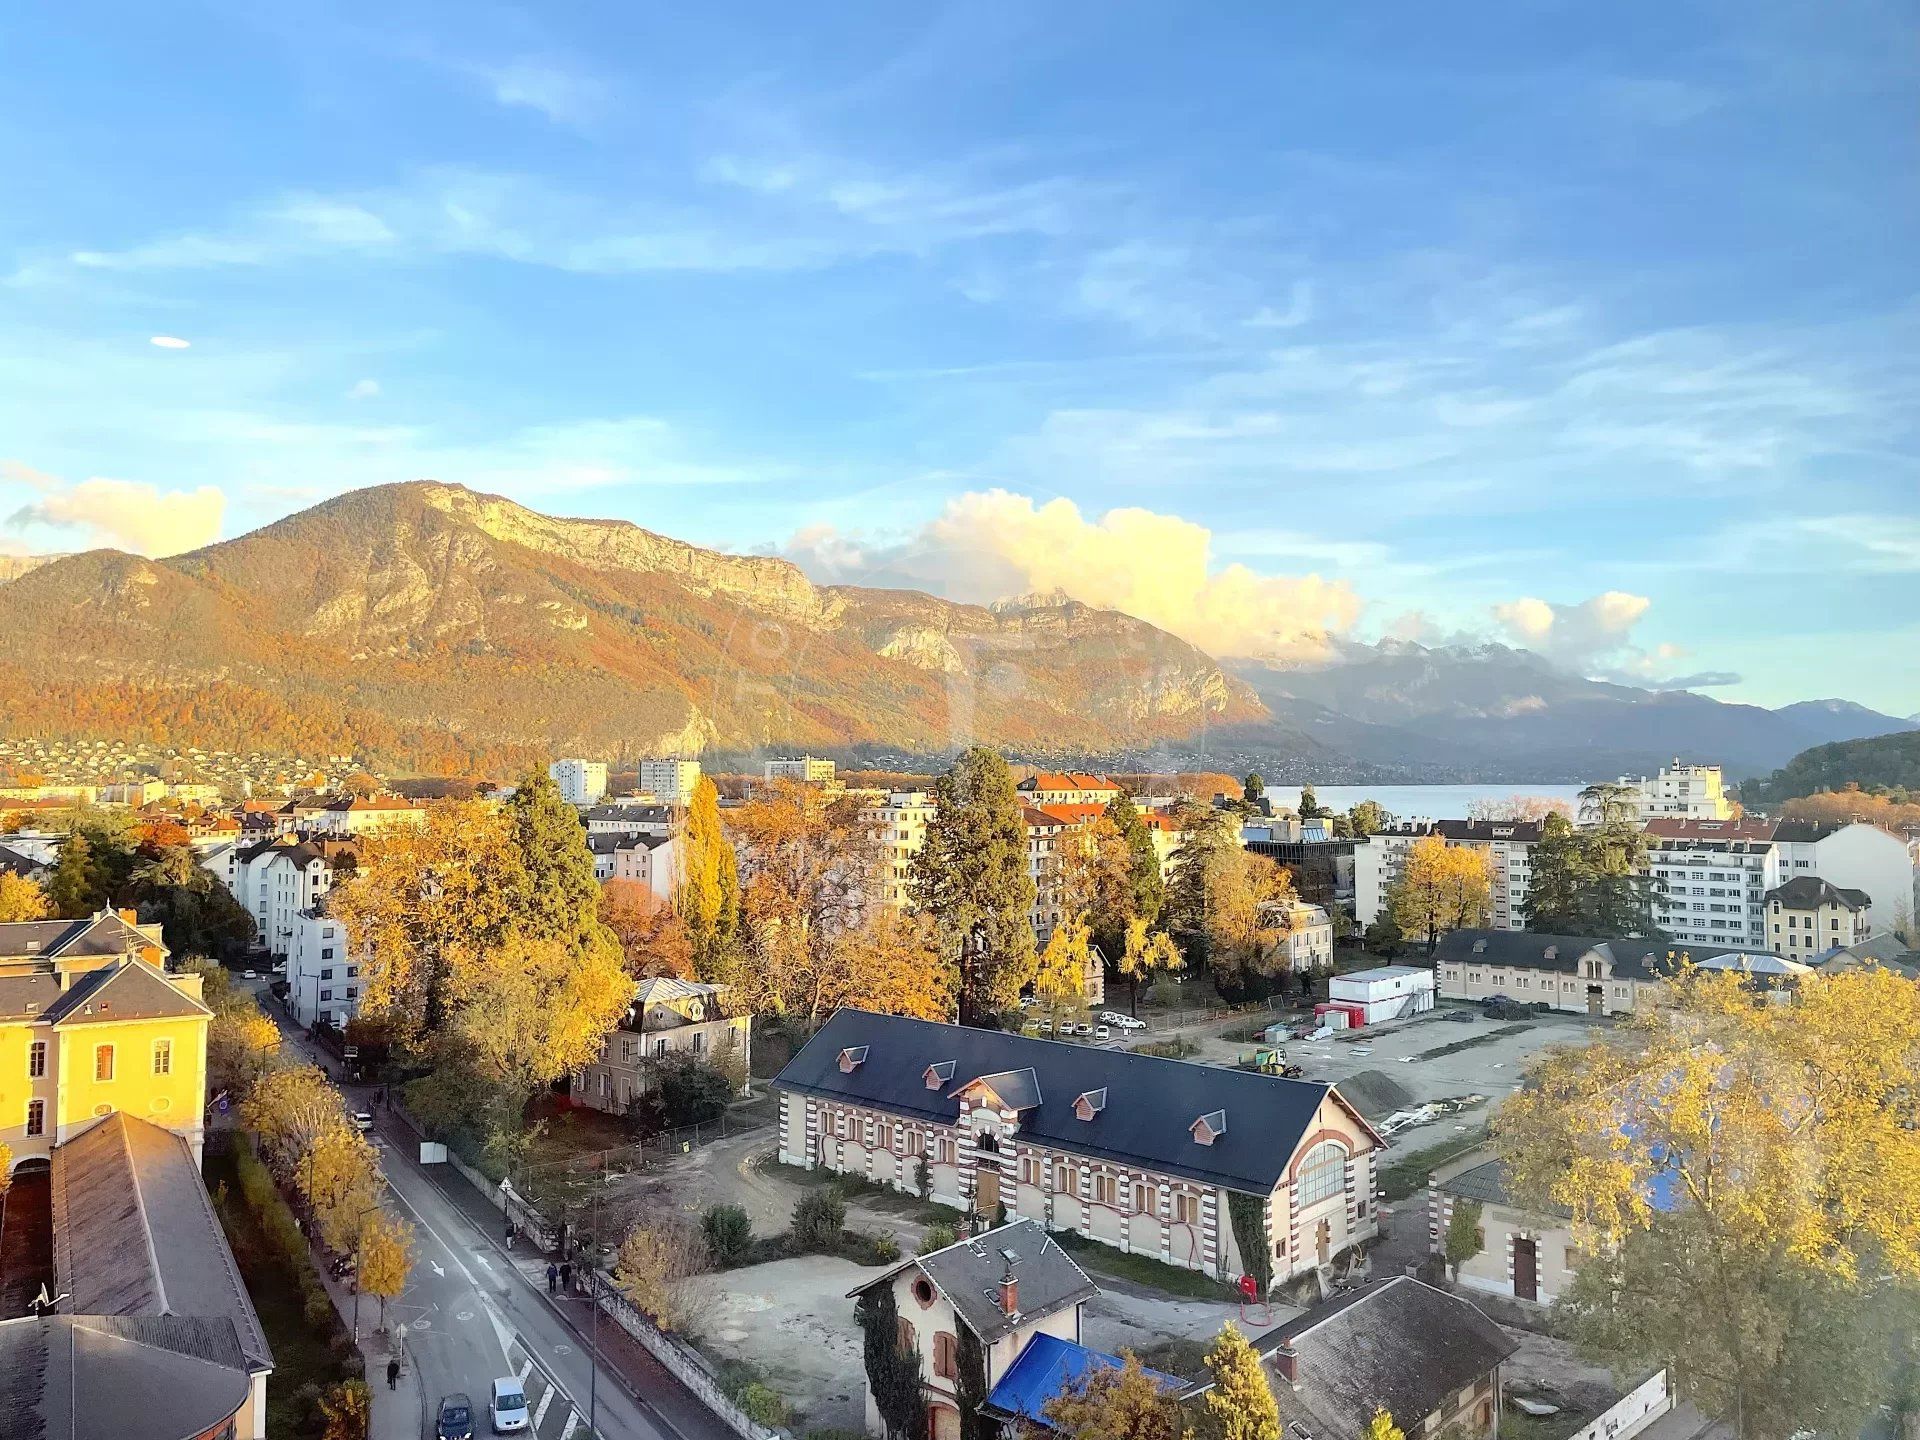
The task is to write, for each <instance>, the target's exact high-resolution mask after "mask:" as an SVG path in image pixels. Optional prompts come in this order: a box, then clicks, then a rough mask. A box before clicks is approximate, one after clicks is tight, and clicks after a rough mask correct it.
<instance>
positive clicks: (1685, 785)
mask: <svg viewBox="0 0 1920 1440" xmlns="http://www.w3.org/2000/svg"><path fill="white" fill-rule="evenodd" d="M1615 783H1616V784H1619V785H1625V786H1630V787H1632V789H1633V790H1634V791H1635V793H1636V794H1637V795H1638V797H1639V804H1640V821H1641V823H1642V824H1645V823H1646V822H1647V821H1649V820H1653V819H1657V818H1661V817H1666V818H1670V819H1680V820H1731V819H1732V818H1733V802H1732V801H1731V800H1729V799H1728V798H1727V787H1726V781H1725V778H1724V777H1723V776H1722V775H1721V773H1720V767H1719V766H1718V765H1682V764H1681V763H1680V761H1679V760H1678V759H1675V761H1674V762H1673V763H1672V764H1671V765H1662V766H1661V767H1660V773H1659V774H1658V775H1622V776H1621V777H1620V778H1619V780H1617V781H1616V782H1615ZM1599 818H1600V817H1599V816H1597V815H1590V814H1587V813H1584V812H1583V813H1582V814H1581V817H1580V819H1581V822H1582V823H1583V824H1584V823H1589V822H1593V821H1597V820H1598V819H1599Z"/></svg>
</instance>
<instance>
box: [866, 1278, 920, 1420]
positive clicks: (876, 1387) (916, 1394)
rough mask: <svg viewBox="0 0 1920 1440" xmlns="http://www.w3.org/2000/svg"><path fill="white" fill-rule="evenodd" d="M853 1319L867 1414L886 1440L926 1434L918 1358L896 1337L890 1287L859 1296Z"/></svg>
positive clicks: (897, 1315) (895, 1312)
mask: <svg viewBox="0 0 1920 1440" xmlns="http://www.w3.org/2000/svg"><path fill="white" fill-rule="evenodd" d="M853 1318H854V1320H855V1321H856V1322H857V1323H858V1324H859V1326H860V1340H861V1345H860V1348H861V1358H862V1359H863V1361H864V1362H865V1368H866V1372H867V1390H868V1393H869V1394H871V1395H872V1396H873V1408H874V1409H875V1410H877V1411H879V1412H880V1421H881V1423H882V1424H883V1425H885V1426H886V1429H887V1437H888V1440H920V1437H921V1436H923V1435H925V1434H926V1433H927V1397H926V1391H925V1389H924V1387H923V1385H922V1382H921V1379H920V1352H919V1350H918V1349H917V1348H916V1347H914V1346H912V1345H909V1344H907V1343H906V1337H905V1336H904V1335H903V1334H902V1333H901V1326H900V1310H899V1307H898V1306H897V1305H896V1304H895V1303H894V1298H893V1286H892V1284H891V1283H888V1284H881V1285H872V1286H869V1287H868V1288H867V1289H866V1290H863V1291H862V1292H861V1293H860V1299H859V1300H858V1301H857V1302H856V1303H855V1304H854V1307H853Z"/></svg>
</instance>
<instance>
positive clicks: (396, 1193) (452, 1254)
mask: <svg viewBox="0 0 1920 1440" xmlns="http://www.w3.org/2000/svg"><path fill="white" fill-rule="evenodd" d="M428 1183H429V1184H430V1183H432V1182H430V1181H429V1182H428ZM387 1189H388V1190H390V1191H392V1192H393V1198H394V1199H396V1200H398V1201H399V1202H400V1203H401V1204H402V1205H404V1206H406V1207H407V1213H408V1214H410V1215H411V1216H413V1218H414V1219H416V1220H418V1221H419V1222H420V1224H421V1226H422V1228H424V1229H425V1230H426V1232H427V1233H428V1234H429V1235H431V1236H433V1238H434V1239H435V1240H437V1241H439V1242H440V1248H441V1249H442V1250H444V1251H446V1252H447V1258H448V1259H449V1260H451V1261H453V1263H454V1266H455V1268H457V1269H458V1270H459V1271H460V1273H461V1274H462V1275H464V1276H466V1277H467V1283H468V1284H469V1285H471V1286H473V1287H474V1288H475V1289H478V1288H479V1286H480V1281H479V1280H478V1278H476V1277H475V1275H474V1273H473V1272H472V1271H471V1270H469V1269H467V1267H466V1266H465V1264H463V1263H462V1262H461V1259H460V1252H459V1251H458V1250H456V1249H454V1248H453V1246H451V1245H449V1244H448V1243H447V1237H446V1236H444V1235H442V1234H441V1233H440V1232H439V1231H438V1230H436V1229H434V1228H433V1223H432V1222H431V1221H429V1220H428V1219H427V1217H426V1216H424V1215H422V1214H421V1213H420V1209H419V1207H418V1206H417V1205H415V1204H414V1203H413V1202H412V1201H411V1200H409V1199H407V1197H406V1196H405V1195H403V1194H401V1193H400V1187H399V1186H398V1185H395V1184H394V1183H393V1181H391V1180H389V1181H387ZM474 1258H475V1259H479V1258H481V1257H479V1256H475V1257H474ZM427 1263H428V1264H429V1265H433V1269H434V1273H435V1274H437V1275H441V1276H444V1275H445V1274H446V1273H447V1272H446V1271H444V1270H442V1269H441V1268H440V1267H439V1266H438V1265H434V1262H432V1261H431V1260H429V1261H428V1262H427Z"/></svg>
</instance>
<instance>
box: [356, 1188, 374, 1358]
mask: <svg viewBox="0 0 1920 1440" xmlns="http://www.w3.org/2000/svg"><path fill="white" fill-rule="evenodd" d="M379 1208H380V1207H379V1205H377V1204H375V1205H369V1206H367V1207H366V1208H365V1209H363V1210H360V1211H358V1212H356V1213H355V1215H354V1217H353V1343H354V1344H356V1345H358V1344H359V1343H360V1241H361V1240H362V1238H364V1236H365V1235H366V1231H365V1230H364V1229H363V1228H362V1227H361V1224H360V1222H361V1221H362V1220H364V1219H366V1218H367V1216H369V1215H371V1214H373V1213H374V1212H375V1211H377V1210H378V1209H379Z"/></svg>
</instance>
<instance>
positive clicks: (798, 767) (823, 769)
mask: <svg viewBox="0 0 1920 1440" xmlns="http://www.w3.org/2000/svg"><path fill="white" fill-rule="evenodd" d="M763 773H764V776H765V778H766V780H767V782H768V783H769V784H771V783H772V782H773V781H775V780H792V781H795V782H797V783H799V784H801V785H831V784H833V778H834V775H835V773H836V771H835V769H834V764H833V761H831V760H821V759H818V758H816V757H815V756H812V755H782V756H780V757H778V758H776V759H773V760H769V761H767V762H766V764H765V766H764V767H763Z"/></svg>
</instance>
